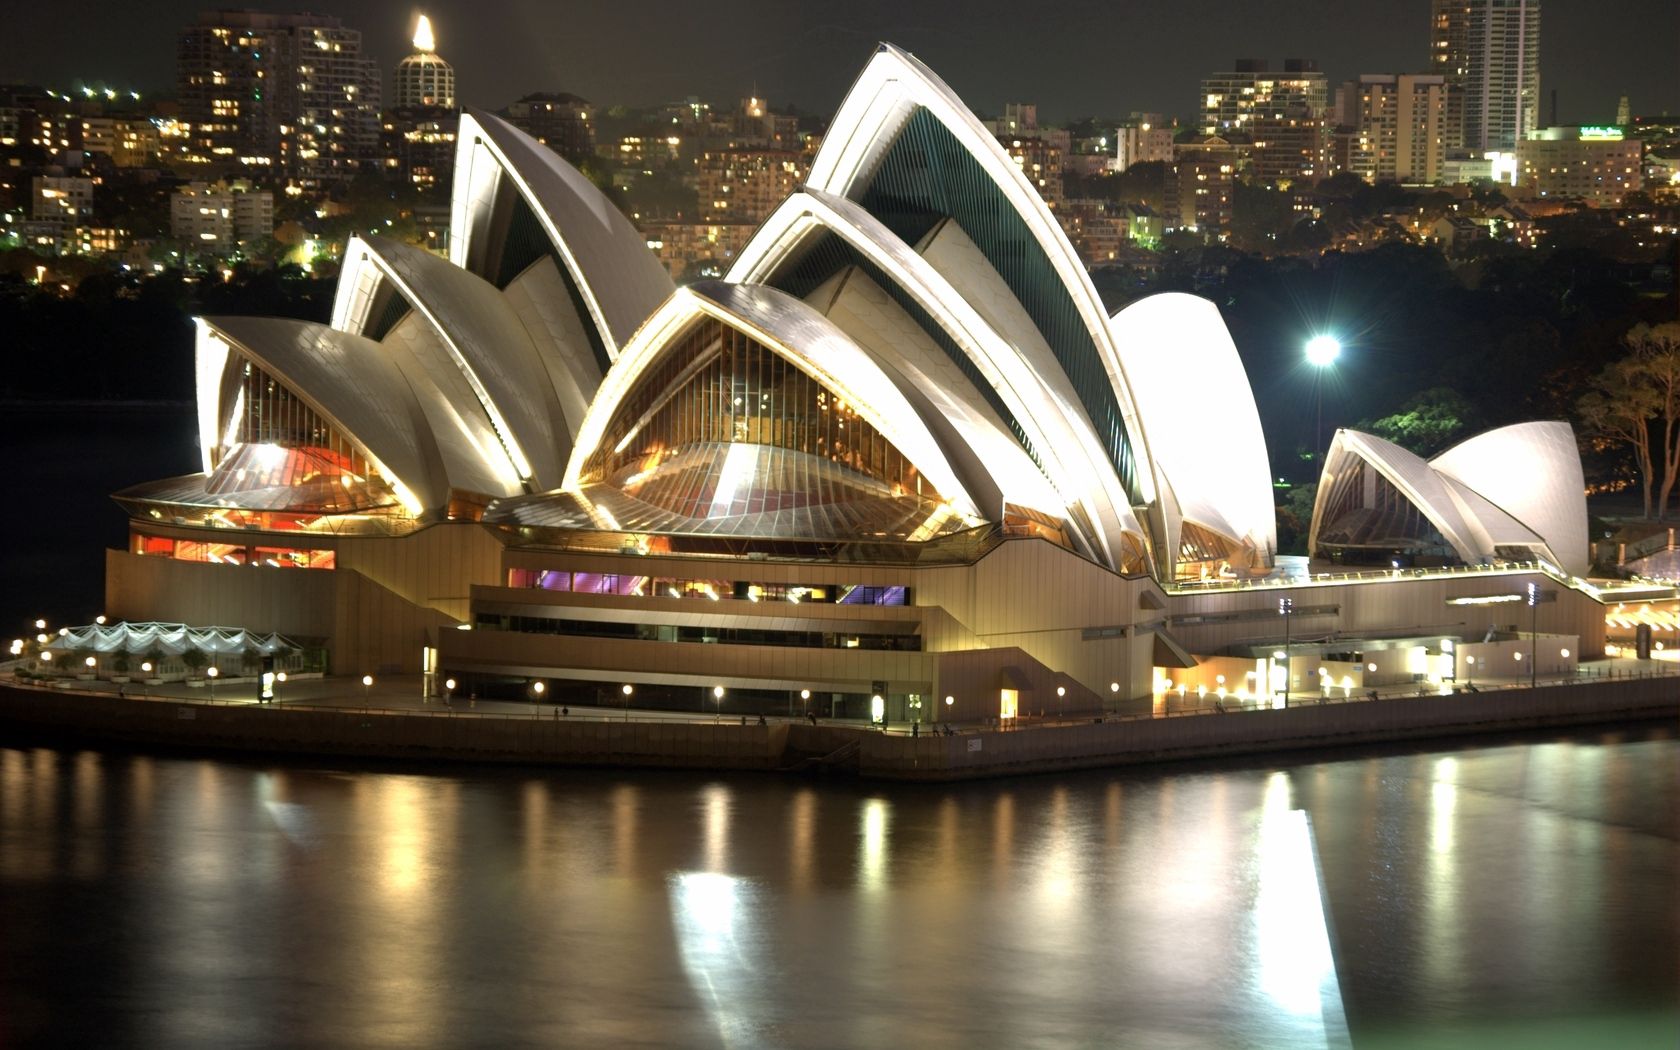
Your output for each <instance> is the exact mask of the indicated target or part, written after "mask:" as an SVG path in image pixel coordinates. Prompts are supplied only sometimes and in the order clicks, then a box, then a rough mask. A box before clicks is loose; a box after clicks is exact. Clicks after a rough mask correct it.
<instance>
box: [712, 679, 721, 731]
mask: <svg viewBox="0 0 1680 1050" xmlns="http://www.w3.org/2000/svg"><path fill="white" fill-rule="evenodd" d="M712 700H713V702H714V703H716V704H717V709H716V710H715V711H713V712H712V724H713V725H716V724H717V722H718V719H720V718H722V717H723V686H721V685H714V686H712Z"/></svg>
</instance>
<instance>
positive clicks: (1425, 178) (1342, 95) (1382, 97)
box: [1335, 73, 1446, 183]
mask: <svg viewBox="0 0 1680 1050" xmlns="http://www.w3.org/2000/svg"><path fill="white" fill-rule="evenodd" d="M1335 109H1336V120H1337V123H1338V124H1340V125H1342V126H1344V127H1346V128H1349V129H1350V134H1349V141H1348V156H1347V160H1346V170H1348V171H1352V172H1354V173H1355V174H1357V175H1358V176H1359V177H1360V178H1362V179H1364V180H1365V181H1366V182H1413V183H1416V182H1434V181H1436V180H1437V179H1438V178H1439V177H1440V174H1441V125H1442V123H1443V121H1444V120H1445V117H1446V83H1445V78H1443V77H1440V76H1436V75H1434V74H1413V73H1401V74H1398V75H1392V74H1366V75H1364V76H1361V77H1360V78H1359V79H1358V80H1350V81H1348V82H1347V83H1345V84H1343V85H1342V86H1341V87H1340V88H1338V89H1337V92H1336V107H1335Z"/></svg>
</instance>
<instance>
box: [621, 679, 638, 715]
mask: <svg viewBox="0 0 1680 1050" xmlns="http://www.w3.org/2000/svg"><path fill="white" fill-rule="evenodd" d="M635 691H636V690H635V689H634V688H632V687H631V685H630V683H629V682H625V683H624V687H623V688H622V689H621V690H620V692H622V693H623V694H624V720H625V721H626V722H628V721H630V694H631V693H634V692H635Z"/></svg>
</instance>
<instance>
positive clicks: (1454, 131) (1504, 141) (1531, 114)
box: [1429, 0, 1540, 156]
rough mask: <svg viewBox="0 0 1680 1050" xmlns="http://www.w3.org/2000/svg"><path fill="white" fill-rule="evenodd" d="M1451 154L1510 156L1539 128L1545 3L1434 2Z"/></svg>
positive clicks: (1435, 66) (1433, 56) (1435, 54)
mask: <svg viewBox="0 0 1680 1050" xmlns="http://www.w3.org/2000/svg"><path fill="white" fill-rule="evenodd" d="M1429 22H1430V37H1429V54H1430V64H1431V71H1432V72H1434V73H1436V74H1438V75H1439V76H1441V77H1442V79H1443V81H1444V83H1445V85H1446V89H1447V97H1446V113H1445V122H1446V132H1445V135H1444V136H1443V137H1444V140H1445V146H1446V148H1447V150H1448V151H1459V150H1463V151H1467V152H1469V153H1471V154H1473V155H1476V156H1480V155H1481V154H1483V153H1487V152H1505V153H1509V152H1511V151H1513V150H1515V149H1516V147H1517V143H1519V142H1521V141H1523V140H1524V139H1526V138H1527V137H1528V135H1529V133H1530V132H1532V131H1536V130H1538V129H1539V127H1540V0H1430V18H1429Z"/></svg>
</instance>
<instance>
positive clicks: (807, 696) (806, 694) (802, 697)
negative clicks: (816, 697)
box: [799, 689, 811, 717]
mask: <svg viewBox="0 0 1680 1050" xmlns="http://www.w3.org/2000/svg"><path fill="white" fill-rule="evenodd" d="M799 702H800V704H801V705H802V706H803V707H804V708H805V714H806V716H807V717H809V716H810V714H811V691H810V690H809V689H801V690H800V691H799Z"/></svg>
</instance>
